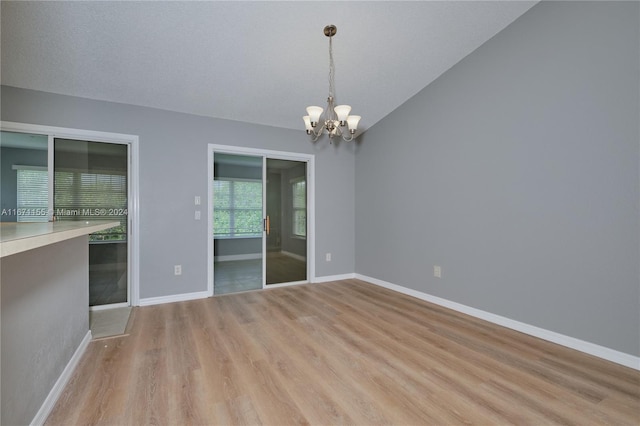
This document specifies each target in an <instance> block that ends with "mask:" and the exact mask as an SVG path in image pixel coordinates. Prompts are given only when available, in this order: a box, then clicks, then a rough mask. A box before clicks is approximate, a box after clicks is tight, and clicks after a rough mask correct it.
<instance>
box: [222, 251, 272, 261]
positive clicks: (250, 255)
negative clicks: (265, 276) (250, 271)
mask: <svg viewBox="0 0 640 426" xmlns="http://www.w3.org/2000/svg"><path fill="white" fill-rule="evenodd" d="M256 259H262V253H248V254H229V255H227V256H214V257H213V261H214V262H229V261H233V260H256Z"/></svg>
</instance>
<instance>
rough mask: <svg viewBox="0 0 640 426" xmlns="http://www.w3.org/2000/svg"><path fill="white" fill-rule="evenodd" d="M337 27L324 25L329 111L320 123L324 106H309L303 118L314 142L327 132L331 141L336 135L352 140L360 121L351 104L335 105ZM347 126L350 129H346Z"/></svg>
mask: <svg viewBox="0 0 640 426" xmlns="http://www.w3.org/2000/svg"><path fill="white" fill-rule="evenodd" d="M336 31H337V28H336V26H335V25H327V26H326V27H324V35H326V36H327V37H329V97H328V98H327V113H326V115H325V118H324V120H323V122H322V125H320V126H318V124H320V120H321V116H322V112H323V111H324V110H323V109H322V107H319V106H310V107H307V114H308V115H305V116H304V117H302V119H303V120H304V125H305V127H306V129H307V134H308V135H311V137H312V140H313V142H315V141H317V140H318V138H319V137H320V136H321V135H322V134H323V133H324V132H325V130H326V132H327V134H328V135H329V140H330V141H331V140H332V139H333V138H334V137H335V136H339V137H342V139H343V140H345V141H347V142H348V141H351V140H353V138H354V135H355V133H356V130H357V128H358V122H359V121H360V116H359V115H349V113H350V112H351V107H350V106H349V105H338V106H334V105H335V82H334V64H333V44H332V40H333V36H334V35H336ZM345 126H346V127H347V129H348V131H347V130H346V129H345Z"/></svg>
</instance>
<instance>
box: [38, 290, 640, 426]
mask: <svg viewBox="0 0 640 426" xmlns="http://www.w3.org/2000/svg"><path fill="white" fill-rule="evenodd" d="M129 324H130V326H129V330H127V331H128V333H129V335H128V336H126V337H119V338H114V339H108V340H102V341H97V342H92V343H91V344H90V345H89V348H88V349H87V351H86V353H85V355H84V357H83V359H82V361H81V362H80V365H79V366H78V368H77V370H76V372H75V373H74V375H73V377H72V378H71V380H70V382H69V384H68V385H67V387H66V389H65V391H64V393H63V395H62V396H61V397H60V399H59V401H58V403H57V405H56V406H55V408H54V410H53V411H52V413H51V415H50V416H49V418H48V420H47V422H46V424H47V425H76V424H77V425H79V424H82V425H90V424H101V425H128V424H131V425H143V424H159V425H162V424H166V425H186V424H201V425H205V424H220V425H231V424H234V425H235V424H247V425H258V424H269V425H289V424H313V425H334V424H357V425H375V424H397V425H428V424H434V425H435V424H437V425H456V424H483V425H484V424H535V425H539V424H545V425H546V424H576V425H593V424H602V425H627V424H628V425H638V424H639V423H640V372H638V371H636V370H632V369H630V368H626V367H622V366H619V365H617V364H613V363H610V362H607V361H603V360H601V359H598V358H595V357H592V356H589V355H585V354H583V353H579V352H576V351H573V350H571V349H567V348H564V347H561V346H558V345H555V344H552V343H548V342H545V341H542V340H539V339H536V338H533V337H530V336H526V335H524V334H521V333H518V332H515V331H512V330H508V329H505V328H501V327H499V326H496V325H493V324H490V323H486V322H483V321H480V320H477V319H474V318H471V317H468V316H465V315H462V314H459V313H456V312H453V311H450V310H447V309H444V308H442V307H439V306H435V305H432V304H429V303H427V302H424V301H421V300H418V299H415V298H411V297H409V296H405V295H402V294H399V293H395V292H392V291H389V290H386V289H383V288H380V287H377V286H374V285H371V284H368V283H364V282H362V281H358V280H345V281H337V282H332V283H324V284H308V285H300V286H292V287H281V288H276V289H270V290H262V291H255V292H247V293H239V294H233V295H223V296H217V297H213V298H209V299H203V300H196V301H189V302H180V303H172V304H166V305H157V306H149V307H142V308H135V309H134V313H133V317H132V319H131V320H130V322H129Z"/></svg>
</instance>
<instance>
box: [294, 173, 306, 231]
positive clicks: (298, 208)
mask: <svg viewBox="0 0 640 426" xmlns="http://www.w3.org/2000/svg"><path fill="white" fill-rule="evenodd" d="M291 189H292V200H293V221H292V222H293V229H292V232H293V235H295V236H296V237H302V238H304V237H306V236H307V182H306V180H305V178H304V177H300V178H296V179H293V180H291Z"/></svg>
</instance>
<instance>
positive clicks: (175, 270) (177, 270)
mask: <svg viewBox="0 0 640 426" xmlns="http://www.w3.org/2000/svg"><path fill="white" fill-rule="evenodd" d="M173 275H182V265H174V267H173Z"/></svg>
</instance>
